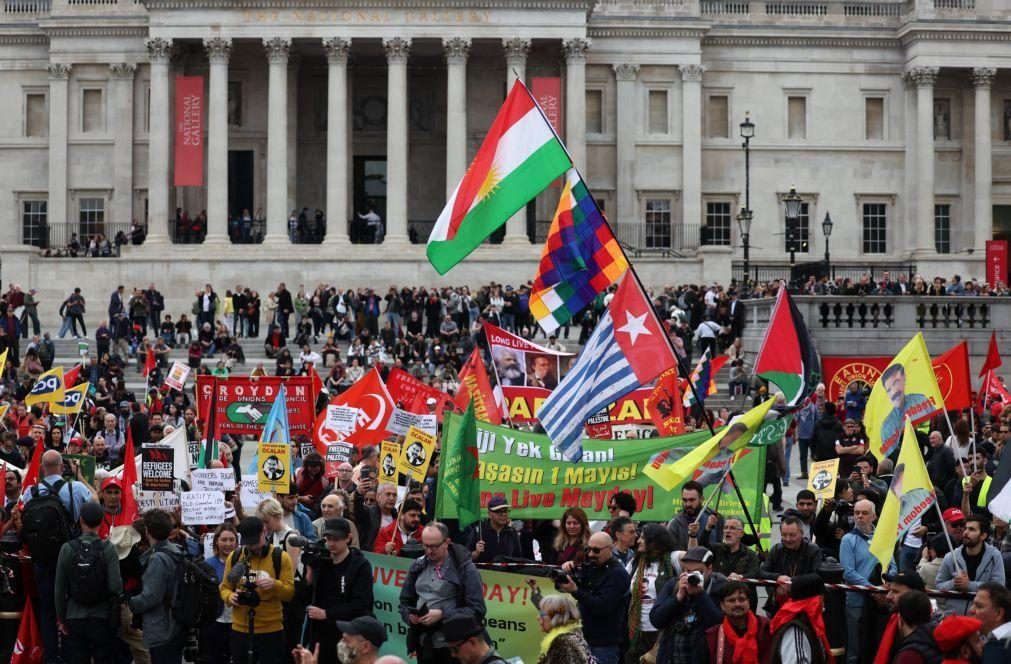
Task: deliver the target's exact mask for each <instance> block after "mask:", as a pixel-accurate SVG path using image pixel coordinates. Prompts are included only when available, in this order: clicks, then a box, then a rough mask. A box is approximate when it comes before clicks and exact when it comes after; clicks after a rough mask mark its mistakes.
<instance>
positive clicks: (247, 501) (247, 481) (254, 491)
mask: <svg viewBox="0 0 1011 664" xmlns="http://www.w3.org/2000/svg"><path fill="white" fill-rule="evenodd" d="M238 486H239V500H240V501H241V502H242V506H243V507H246V508H254V507H256V506H257V505H259V504H260V503H261V502H263V501H264V500H266V499H267V498H271V497H272V496H271V495H270V494H269V493H263V492H262V491H260V480H259V478H258V477H247V478H244V479H243V480H242V481H241V482H239V485H238Z"/></svg>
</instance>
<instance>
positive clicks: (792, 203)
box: [783, 184, 804, 279]
mask: <svg viewBox="0 0 1011 664" xmlns="http://www.w3.org/2000/svg"><path fill="white" fill-rule="evenodd" d="M803 202H804V199H803V198H801V197H800V196H799V195H798V194H797V188H796V187H795V186H793V185H792V184H791V185H790V193H789V194H787V195H786V196H784V197H783V203H784V204H785V205H786V244H787V247H788V248H789V249H790V278H791V279H792V278H793V265H794V263H795V262H796V257H795V254H796V251H797V237H796V236H797V225H798V223H799V222H800V204H801V203H803Z"/></svg>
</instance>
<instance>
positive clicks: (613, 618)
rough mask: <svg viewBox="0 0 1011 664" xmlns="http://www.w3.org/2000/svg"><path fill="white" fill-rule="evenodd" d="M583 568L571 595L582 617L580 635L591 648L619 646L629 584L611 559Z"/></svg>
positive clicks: (629, 581)
mask: <svg viewBox="0 0 1011 664" xmlns="http://www.w3.org/2000/svg"><path fill="white" fill-rule="evenodd" d="M584 569H585V572H583V574H580V573H579V572H576V574H575V577H574V578H575V579H576V585H577V586H579V588H578V589H577V590H576V592H574V593H572V597H573V598H575V600H576V602H577V603H578V604H579V612H580V613H581V614H582V615H583V636H585V637H586V642H587V643H588V644H590V645H591V646H600V647H607V646H618V645H621V642H622V639H623V638H624V636H625V634H624V630H623V629H622V624H623V622H624V617H625V613H626V610H627V606H628V597H629V594H630V592H629V588H630V584H631V579H629V577H628V572H626V571H625V568H624V567H622V566H621V563H619V562H618V561H617V560H615V559H613V558H612V559H611V560H609V561H608V562H607V563H606V564H604V565H601V566H599V567H598V566H592V565H591V566H587V567H586V568H584ZM667 585H670V584H667Z"/></svg>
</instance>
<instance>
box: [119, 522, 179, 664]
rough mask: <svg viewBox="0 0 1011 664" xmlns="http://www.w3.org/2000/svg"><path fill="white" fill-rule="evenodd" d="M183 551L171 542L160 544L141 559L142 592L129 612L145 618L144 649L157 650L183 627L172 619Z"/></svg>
mask: <svg viewBox="0 0 1011 664" xmlns="http://www.w3.org/2000/svg"><path fill="white" fill-rule="evenodd" d="M182 558H183V550H182V549H180V548H179V546H177V545H175V544H172V543H170V542H169V541H168V540H163V541H161V542H157V543H156V544H155V545H154V546H153V547H151V549H149V550H148V551H147V553H145V554H144V555H143V556H141V562H142V563H144V577H143V579H142V580H141V583H142V586H143V590H142V591H141V593H140V594H139V595H137V596H136V597H133V598H131V599H130V610H131V611H133V612H134V613H140V614H143V615H144V645H145V646H147V647H148V648H156V647H158V646H161V645H165V644H166V643H168V642H169V641H171V640H172V639H173V638H174V637H175V636H176V635H177V634H179V630H180V626H179V624H178V623H177V622H176V621H175V620H174V619H173V618H172V600H173V598H174V596H175V590H176V579H177V576H178V575H177V570H178V569H179V561H181V560H182Z"/></svg>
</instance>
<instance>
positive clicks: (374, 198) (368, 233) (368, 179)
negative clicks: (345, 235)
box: [350, 156, 386, 244]
mask: <svg viewBox="0 0 1011 664" xmlns="http://www.w3.org/2000/svg"><path fill="white" fill-rule="evenodd" d="M354 178H355V179H354V204H355V209H354V214H353V216H352V217H351V229H350V230H351V242H353V243H355V244H372V243H374V242H375V230H374V228H370V227H369V226H368V224H367V223H366V222H365V221H364V220H362V219H361V218H360V217H359V215H364V214H365V213H366V212H368V209H369V207H370V206H371V207H372V208H374V209H375V212H376V214H378V215H379V218H380V219H381V220H382V223H383V227H385V226H386V157H385V156H381V157H355V175H354Z"/></svg>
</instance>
